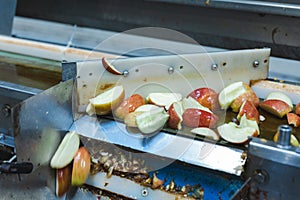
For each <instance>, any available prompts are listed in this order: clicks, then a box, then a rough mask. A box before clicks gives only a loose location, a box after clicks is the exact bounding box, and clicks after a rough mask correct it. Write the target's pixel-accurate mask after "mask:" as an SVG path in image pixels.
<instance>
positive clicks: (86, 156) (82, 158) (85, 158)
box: [72, 147, 91, 186]
mask: <svg viewBox="0 0 300 200" xmlns="http://www.w3.org/2000/svg"><path fill="white" fill-rule="evenodd" d="M90 168H91V156H90V153H89V152H88V151H87V149H86V148H85V147H80V148H79V149H78V151H77V152H76V154H75V156H74V160H73V169H72V185H73V186H80V185H82V184H84V182H85V181H86V179H87V177H88V175H89V173H90Z"/></svg>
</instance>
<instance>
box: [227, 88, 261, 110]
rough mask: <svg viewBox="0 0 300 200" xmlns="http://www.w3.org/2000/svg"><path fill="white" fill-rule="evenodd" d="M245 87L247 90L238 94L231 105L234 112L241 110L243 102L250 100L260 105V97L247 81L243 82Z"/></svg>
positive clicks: (256, 105)
mask: <svg viewBox="0 0 300 200" xmlns="http://www.w3.org/2000/svg"><path fill="white" fill-rule="evenodd" d="M243 86H244V88H245V89H246V92H244V93H243V94H241V95H240V96H238V97H237V98H236V99H235V100H234V101H233V102H232V103H231V105H230V107H231V109H232V111H233V112H239V109H240V107H241V106H242V104H243V102H244V101H246V100H248V101H250V102H251V103H253V105H254V106H255V107H258V105H259V98H258V97H257V95H256V94H255V92H254V91H253V90H252V89H251V87H250V86H249V85H247V84H245V83H243Z"/></svg>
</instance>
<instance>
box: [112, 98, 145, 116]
mask: <svg viewBox="0 0 300 200" xmlns="http://www.w3.org/2000/svg"><path fill="white" fill-rule="evenodd" d="M142 105H145V100H144V98H143V97H142V96H141V95H139V94H133V95H131V96H130V97H128V98H127V99H125V100H124V101H123V102H122V103H121V104H120V105H119V106H118V107H117V108H116V109H115V110H114V116H115V117H117V118H118V119H121V120H124V118H125V116H126V115H127V114H128V113H131V112H134V111H135V110H136V109H137V108H138V107H140V106H142Z"/></svg>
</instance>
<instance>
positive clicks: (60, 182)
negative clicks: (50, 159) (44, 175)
mask: <svg viewBox="0 0 300 200" xmlns="http://www.w3.org/2000/svg"><path fill="white" fill-rule="evenodd" d="M71 171H72V170H71V166H70V165H67V166H66V167H64V168H61V169H56V184H55V193H56V196H58V197H61V196H63V195H64V194H65V193H66V192H67V191H68V190H69V188H70V187H71V177H72V176H71V175H72V172H71Z"/></svg>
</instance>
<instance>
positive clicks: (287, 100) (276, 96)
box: [266, 91, 293, 109]
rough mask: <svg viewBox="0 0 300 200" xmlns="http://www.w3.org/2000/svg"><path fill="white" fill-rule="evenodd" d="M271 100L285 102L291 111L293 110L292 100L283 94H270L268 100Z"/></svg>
mask: <svg viewBox="0 0 300 200" xmlns="http://www.w3.org/2000/svg"><path fill="white" fill-rule="evenodd" d="M269 99H277V100H281V101H284V102H285V103H287V104H288V105H289V106H290V107H291V109H293V102H292V100H291V98H290V97H289V96H287V95H286V94H284V93H282V92H277V91H276V92H271V93H269V94H268V96H267V98H266V100H269Z"/></svg>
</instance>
